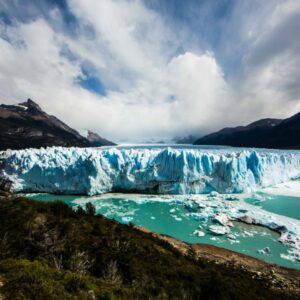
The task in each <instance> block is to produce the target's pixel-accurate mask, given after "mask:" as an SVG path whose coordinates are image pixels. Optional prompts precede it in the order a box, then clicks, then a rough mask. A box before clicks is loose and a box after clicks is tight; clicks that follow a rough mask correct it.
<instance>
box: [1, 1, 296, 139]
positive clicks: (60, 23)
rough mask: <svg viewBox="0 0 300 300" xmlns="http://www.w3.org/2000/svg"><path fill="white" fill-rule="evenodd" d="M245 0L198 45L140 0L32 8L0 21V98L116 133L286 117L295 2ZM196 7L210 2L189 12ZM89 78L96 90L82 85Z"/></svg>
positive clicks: (291, 91)
mask: <svg viewBox="0 0 300 300" xmlns="http://www.w3.org/2000/svg"><path fill="white" fill-rule="evenodd" d="M208 3H209V2H208ZM248 3H249V2H248V1H239V2H238V3H237V4H236V5H234V6H232V7H230V12H228V13H227V14H226V16H228V18H229V19H228V22H227V23H224V22H223V19H222V21H220V20H219V21H216V22H218V27H217V28H218V30H221V29H220V28H223V29H222V31H220V32H219V33H218V34H219V35H220V37H219V44H218V47H215V48H214V46H213V45H211V46H210V47H205V45H206V44H209V42H210V41H209V40H207V41H206V42H202V43H200V42H199V43H198V44H197V39H196V38H195V36H196V34H197V32H195V27H194V26H195V24H194V26H190V29H189V24H188V23H186V24H185V28H183V29H182V31H181V30H180V26H178V24H177V25H176V22H175V20H174V22H170V20H169V19H168V18H166V16H164V15H162V14H161V13H160V12H159V11H157V10H156V9H153V8H151V7H148V6H146V5H145V3H144V2H142V1H125V0H124V1H106V0H102V1H93V0H85V1H80V0H69V1H68V2H67V3H66V5H65V9H68V11H67V15H68V16H69V18H70V19H72V20H76V22H75V21H74V22H75V23H74V22H73V23H71V25H70V24H67V23H66V21H65V18H66V17H65V16H66V11H62V9H61V8H59V7H57V6H49V5H46V4H45V5H46V7H48V8H49V13H48V14H47V15H45V14H42V13H40V14H38V12H37V11H38V10H37V8H36V7H35V9H34V10H33V11H34V15H35V17H34V18H33V17H28V18H25V19H26V21H24V18H19V17H16V18H12V19H13V21H12V22H11V23H9V22H2V23H0V37H1V38H0V84H1V87H2V89H1V91H0V98H1V100H2V102H5V103H12V102H13V103H16V102H18V101H22V100H24V98H27V97H31V98H32V99H34V100H36V101H37V102H39V103H40V104H41V106H42V107H43V108H44V109H45V110H46V111H48V112H50V113H52V114H55V115H57V116H58V117H59V118H61V119H62V120H64V121H65V122H67V123H68V124H70V125H71V126H74V127H75V128H77V129H81V128H89V129H92V130H95V131H96V132H98V133H99V134H101V135H103V136H106V137H108V138H110V139H113V140H116V141H119V140H123V141H132V140H149V139H151V138H157V139H163V138H172V137H173V136H179V135H186V134H191V133H193V134H198V135H201V134H204V133H207V132H209V131H212V130H216V129H219V128H220V127H224V126H228V125H231V124H232V125H234V124H244V123H247V122H250V121H253V120H255V119H258V118H260V117H267V116H279V117H280V116H286V115H287V114H290V113H292V112H295V107H297V108H300V107H298V106H299V105H298V102H299V101H298V100H299V98H300V94H299V93H300V89H299V86H300V85H299V78H300V76H299V75H300V73H299V65H300V61H299V58H298V55H297V54H298V53H299V41H298V39H297V38H296V37H295V34H296V33H297V28H299V26H298V25H299V23H300V21H299V20H300V16H299V5H296V4H295V1H278V2H276V5H270V4H266V5H265V6H262V7H260V6H261V5H262V4H261V2H259V3H260V4H258V3H256V4H257V6H253V7H252V6H251V7H249V4H248ZM274 3H275V2H274ZM41 5H42V4H41ZM205 5H209V4H207V3H206V4H205ZM14 9H16V7H13V8H11V7H10V6H8V7H6V10H5V12H6V14H8V15H10V16H11V15H12V14H13V10H14ZM206 13H207V14H209V15H211V14H212V9H210V10H204V11H201V12H199V18H204V19H205V18H206V17H205V14H206ZM32 14H33V13H32V12H31V13H28V15H29V16H31V15H32ZM266 15H267V16H268V18H265V16H266ZM255 17H258V20H257V22H255ZM222 18H223V17H222ZM72 24H76V25H74V27H72ZM199 24H200V25H199V26H200V27H201V26H202V25H203V24H204V23H203V22H200V23H199ZM220 24H223V25H224V26H223V27H222V26H220ZM258 24H259V26H258ZM211 25H212V26H213V24H212V23H211ZM70 26H71V28H70ZM200 27H199V32H200V31H201V32H203V30H204V31H205V28H203V27H201V28H200ZM234 28H238V30H237V31H236V35H235V36H234V37H233V38H232V39H231V40H230V39H229V35H228V33H229V32H230V31H231V30H232V29H234ZM189 30H190V32H189ZM212 31H213V29H212V28H210V29H209V32H212ZM201 37H203V38H205V34H201ZM225 37H226V38H225ZM190 38H191V40H192V41H191V40H190ZM238 42H240V43H239V44H238ZM182 45H184V47H183V46H182ZM222 45H223V46H224V47H223V48H224V49H225V50H224V51H225V52H224V54H223V55H222V53H221V52H220V49H221V48H222ZM208 48H209V49H208ZM231 52H232V53H234V54H235V53H238V55H237V58H236V61H235V64H236V65H238V67H237V68H236V70H234V69H233V68H232V67H231V68H228V65H230V64H231V60H232V57H233V56H234V55H233V56H232V57H231V58H230V59H229V54H230V53H231ZM231 55H232V54H231ZM224 66H225V67H224ZM224 68H225V69H226V72H228V70H230V72H229V73H225V71H224ZM91 78H92V80H94V82H98V83H101V91H102V93H99V94H97V93H96V92H95V90H92V89H90V90H89V89H86V88H87V87H88V86H86V85H83V84H82V80H89V79H91ZM276 106H277V107H278V108H276Z"/></svg>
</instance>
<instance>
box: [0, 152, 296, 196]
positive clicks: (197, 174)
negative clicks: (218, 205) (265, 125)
mask: <svg viewBox="0 0 300 300" xmlns="http://www.w3.org/2000/svg"><path fill="white" fill-rule="evenodd" d="M1 157H2V158H1V161H2V163H1V164H0V168H1V170H0V178H1V179H2V181H3V180H4V181H11V183H12V185H11V190H12V191H14V192H49V193H60V194H88V195H95V194H102V193H107V192H117V191H119V192H120V191H122V192H125V191H126V192H135V191H136V192H148V193H158V194H190V193H192V194H200V193H209V192H211V191H217V192H219V193H241V192H245V191H249V190H255V189H257V188H260V187H266V186H272V185H274V184H278V183H281V182H285V181H288V180H291V179H296V178H299V177H300V151H261V150H256V151H255V150H247V149H246V150H241V149H233V148H229V149H226V150H224V149H223V150H213V151H211V150H205V149H175V148H169V147H168V148H161V149H157V148H156V149H147V148H144V149H135V148H131V149H126V148H125V149H121V148H109V149H101V148H62V147H52V148H47V149H28V150H19V151H11V150H10V151H6V152H3V153H1Z"/></svg>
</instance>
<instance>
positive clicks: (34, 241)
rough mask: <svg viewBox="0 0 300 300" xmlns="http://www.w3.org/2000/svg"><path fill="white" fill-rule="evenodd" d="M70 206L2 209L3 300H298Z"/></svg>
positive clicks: (4, 205) (20, 204) (14, 203)
mask: <svg viewBox="0 0 300 300" xmlns="http://www.w3.org/2000/svg"><path fill="white" fill-rule="evenodd" d="M94 214H95V209H94V207H93V206H92V205H91V204H88V205H87V209H86V210H83V209H79V210H78V211H74V210H72V209H71V208H70V207H68V206H67V205H65V204H64V203H63V202H51V203H41V202H36V201H31V200H28V199H25V198H15V199H14V198H12V199H8V198H6V199H2V200H1V201H0V286H2V287H1V288H0V299H1V297H2V298H3V297H4V298H5V299H30V300H34V299H39V300H40V299H47V300H48V299H244V300H246V299H251V300H253V299H272V300H275V299H292V298H288V296H287V295H282V294H278V293H277V292H275V291H274V290H271V289H270V288H269V286H268V283H267V282H264V281H263V280H259V279H257V278H253V276H252V274H251V273H250V272H248V271H247V270H237V269H235V268H232V267H230V266H225V265H216V264H214V263H212V262H208V261H205V260H195V258H194V256H193V253H190V254H189V255H183V254H181V253H180V252H178V251H177V250H176V249H174V248H173V247H172V246H171V245H170V244H169V243H167V242H164V241H162V240H160V239H158V238H155V237H153V236H152V235H151V234H149V233H145V232H142V231H140V230H138V229H136V228H134V227H133V226H131V225H123V224H119V223H117V222H115V221H113V220H109V219H106V218H104V217H102V216H99V215H97V216H95V215H94Z"/></svg>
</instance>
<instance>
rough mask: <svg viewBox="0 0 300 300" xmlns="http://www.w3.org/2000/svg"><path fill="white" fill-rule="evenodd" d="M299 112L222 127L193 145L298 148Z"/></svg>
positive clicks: (299, 134)
mask: <svg viewBox="0 0 300 300" xmlns="http://www.w3.org/2000/svg"><path fill="white" fill-rule="evenodd" d="M299 137H300V113H298V114H296V115H294V116H292V117H290V118H287V119H283V120H281V119H262V120H258V121H256V122H253V123H251V124H249V125H247V126H238V127H233V128H223V129H222V130H220V131H217V132H214V133H211V134H208V135H206V136H204V137H202V138H200V139H198V140H197V141H196V142H195V143H194V144H195V145H224V146H236V147H258V148H275V149H276V148H277V149H300V138H299Z"/></svg>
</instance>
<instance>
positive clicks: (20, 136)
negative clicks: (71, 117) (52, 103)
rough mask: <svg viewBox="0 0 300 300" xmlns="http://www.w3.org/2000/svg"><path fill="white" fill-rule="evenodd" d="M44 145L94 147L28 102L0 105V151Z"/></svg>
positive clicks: (63, 124)
mask: <svg viewBox="0 0 300 300" xmlns="http://www.w3.org/2000/svg"><path fill="white" fill-rule="evenodd" d="M107 142H108V141H107ZM99 144H100V145H101V146H102V145H110V144H111V143H110V142H108V143H106V140H104V139H103V144H101V143H99ZM47 146H65V147H71V146H76V147H91V146H94V144H93V143H91V142H90V141H89V140H88V139H86V138H85V137H83V136H81V135H80V134H79V133H78V132H77V131H76V130H74V129H72V128H71V127H69V126H68V125H66V124H65V123H63V122H62V121H60V120H59V119H57V118H56V117H55V116H51V115H48V114H47V113H46V112H44V111H43V110H42V109H41V108H40V106H39V105H38V104H36V103H35V102H34V101H32V100H31V99H28V100H27V102H23V103H20V104H18V105H4V104H2V105H0V150H5V149H24V148H40V147H47ZM98 146H99V145H98Z"/></svg>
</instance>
